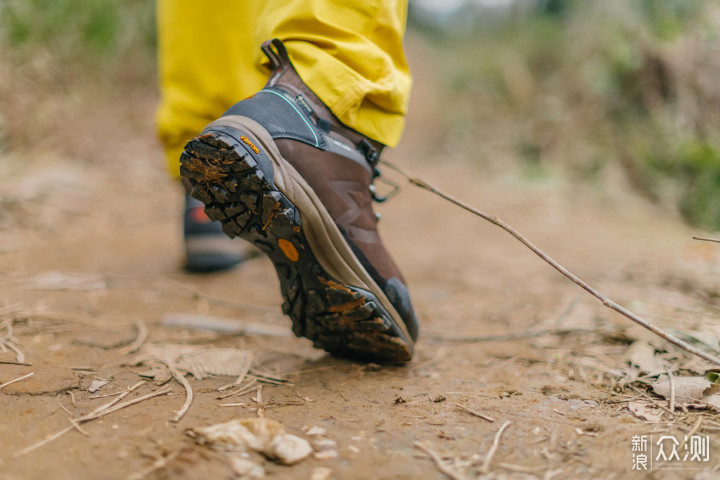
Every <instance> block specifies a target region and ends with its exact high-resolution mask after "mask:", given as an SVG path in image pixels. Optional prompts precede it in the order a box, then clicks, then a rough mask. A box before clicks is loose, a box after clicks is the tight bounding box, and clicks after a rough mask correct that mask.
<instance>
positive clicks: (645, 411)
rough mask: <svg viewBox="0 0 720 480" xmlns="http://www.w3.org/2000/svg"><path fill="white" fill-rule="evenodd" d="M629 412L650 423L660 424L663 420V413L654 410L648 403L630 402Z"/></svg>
mask: <svg viewBox="0 0 720 480" xmlns="http://www.w3.org/2000/svg"><path fill="white" fill-rule="evenodd" d="M628 410H630V413H632V414H633V415H635V416H636V417H638V418H639V419H641V420H647V421H648V422H659V421H661V420H662V411H660V410H658V409H657V408H653V407H652V405H651V404H650V403H648V402H630V403H629V404H628Z"/></svg>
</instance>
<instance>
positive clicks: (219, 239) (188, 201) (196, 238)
mask: <svg viewBox="0 0 720 480" xmlns="http://www.w3.org/2000/svg"><path fill="white" fill-rule="evenodd" d="M183 244H184V247H185V265H184V268H185V270H187V271H188V272H191V273H211V272H218V271H222V270H227V269H230V268H233V267H235V266H237V265H238V264H240V263H242V262H243V261H244V260H246V259H247V258H249V257H250V256H251V253H252V252H251V250H255V249H254V248H253V247H251V246H250V245H241V244H239V243H238V242H237V241H233V240H232V239H231V238H228V237H227V235H225V233H224V232H223V230H222V225H221V224H220V222H214V221H212V220H210V218H208V216H207V215H206V214H205V205H204V204H203V203H202V202H200V201H198V200H196V199H194V198H192V197H191V196H190V195H189V194H186V195H185V211H184V213H183Z"/></svg>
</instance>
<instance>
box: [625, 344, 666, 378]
mask: <svg viewBox="0 0 720 480" xmlns="http://www.w3.org/2000/svg"><path fill="white" fill-rule="evenodd" d="M628 358H629V359H630V363H632V364H633V365H637V366H638V367H639V368H640V369H641V370H643V371H644V372H647V373H648V374H649V375H657V374H660V373H663V372H664V371H665V362H664V361H663V360H662V358H659V357H658V356H656V355H655V347H653V346H651V345H650V344H649V343H647V342H646V341H645V340H638V341H636V342H633V344H632V345H630V348H629V349H628Z"/></svg>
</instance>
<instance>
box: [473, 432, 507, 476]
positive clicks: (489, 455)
mask: <svg viewBox="0 0 720 480" xmlns="http://www.w3.org/2000/svg"><path fill="white" fill-rule="evenodd" d="M509 425H510V420H508V421H506V422H505V423H503V424H502V426H501V427H500V430H498V431H497V433H496V434H495V438H494V439H493V443H492V445H491V446H490V450H488V453H487V455H486V456H485V460H483V463H482V466H481V467H480V473H482V474H484V475H486V474H488V473H490V462H492V458H493V456H495V452H497V449H498V446H499V445H500V437H501V436H502V434H503V432H504V431H505V429H506V428H507V427H508V426H509Z"/></svg>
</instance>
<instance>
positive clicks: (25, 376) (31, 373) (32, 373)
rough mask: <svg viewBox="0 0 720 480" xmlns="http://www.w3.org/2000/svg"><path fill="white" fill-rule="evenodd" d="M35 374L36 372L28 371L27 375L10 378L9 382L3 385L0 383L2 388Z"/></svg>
mask: <svg viewBox="0 0 720 480" xmlns="http://www.w3.org/2000/svg"><path fill="white" fill-rule="evenodd" d="M33 375H35V372H30V373H28V374H27V375H23V376H22V377H20V378H16V379H15V380H10V381H9V382H5V383H3V384H2V385H0V388H3V387H7V386H8V385H10V384H11V383H15V382H19V381H20V380H24V379H26V378H28V377H32V376H33Z"/></svg>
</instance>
